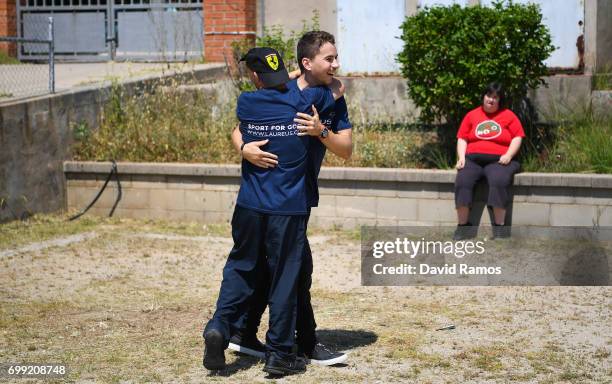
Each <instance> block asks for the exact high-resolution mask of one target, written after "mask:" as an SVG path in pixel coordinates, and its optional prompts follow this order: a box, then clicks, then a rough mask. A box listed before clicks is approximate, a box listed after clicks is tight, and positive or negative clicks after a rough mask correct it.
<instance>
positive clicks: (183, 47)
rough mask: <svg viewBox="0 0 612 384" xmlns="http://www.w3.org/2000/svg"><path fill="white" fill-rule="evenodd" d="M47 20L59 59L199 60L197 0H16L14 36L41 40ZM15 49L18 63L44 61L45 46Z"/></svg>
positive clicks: (200, 41)
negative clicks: (52, 26) (50, 19)
mask: <svg viewBox="0 0 612 384" xmlns="http://www.w3.org/2000/svg"><path fill="white" fill-rule="evenodd" d="M49 16H53V18H54V20H55V57H56V58H57V59H59V60H71V61H106V60H115V59H116V60H147V61H184V60H188V59H192V58H199V57H201V56H202V50H203V39H202V29H203V22H202V0H18V1H17V30H18V35H19V36H20V37H24V38H32V39H37V38H40V36H39V35H40V34H41V31H42V30H43V28H42V26H44V25H46V22H47V19H48V17H49ZM45 33H46V32H45ZM18 48H19V49H18V58H19V59H20V60H43V59H45V58H46V57H47V51H46V48H45V47H41V46H33V45H29V44H22V45H21V46H20V47H18Z"/></svg>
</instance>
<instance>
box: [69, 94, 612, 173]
mask: <svg viewBox="0 0 612 384" xmlns="http://www.w3.org/2000/svg"><path fill="white" fill-rule="evenodd" d="M178 85H179V84H173V85H170V86H162V85H159V86H157V87H155V88H154V89H152V90H151V91H150V92H145V93H143V94H139V95H133V96H129V95H127V94H125V92H124V91H123V89H122V88H121V87H119V86H118V85H114V86H113V87H112V91H111V95H110V98H109V100H108V102H107V104H106V106H105V107H104V113H103V115H102V121H101V125H100V128H99V129H97V130H92V129H91V128H90V127H88V126H86V125H84V124H75V125H74V127H73V128H74V135H75V139H76V145H75V148H74V158H75V159H78V160H99V161H103V160H109V159H115V160H119V161H136V162H144V161H147V162H198V163H238V162H239V160H240V159H239V156H238V154H237V153H236V151H235V150H234V149H233V147H232V144H231V140H230V134H231V131H232V129H233V127H234V126H235V125H236V123H237V121H236V118H235V113H234V110H235V104H236V103H235V100H232V101H230V102H228V103H226V104H225V105H223V106H222V107H219V106H217V102H216V101H215V100H212V99H209V98H207V97H206V96H205V95H204V94H203V93H201V92H197V91H193V92H183V91H181V87H179V86H178ZM351 115H352V116H355V117H356V119H355V121H353V156H352V157H351V158H350V159H349V160H343V159H341V158H340V157H337V156H335V155H333V154H332V153H331V152H329V151H328V155H327V156H326V157H325V165H330V166H350V167H393V168H438V169H448V168H449V167H451V166H452V165H453V164H454V161H455V154H454V150H452V149H449V148H447V147H446V146H443V145H442V144H441V142H440V138H439V133H438V132H436V130H435V129H434V128H432V127H425V126H422V125H417V124H391V123H384V122H370V121H368V120H367V119H360V118H359V111H355V110H354V108H352V110H351ZM553 119H554V120H556V121H559V122H560V123H557V124H555V125H552V126H547V127H546V130H547V135H546V136H547V137H549V138H550V139H549V140H548V139H547V140H539V141H538V140H536V141H537V143H536V144H538V145H537V146H536V145H535V144H534V142H532V141H533V138H531V139H530V138H526V139H525V142H524V146H531V147H533V148H531V149H530V150H528V151H524V156H523V158H522V163H523V169H525V170H527V171H539V172H591V173H612V150H611V148H612V121H611V120H610V119H606V118H605V116H596V115H595V114H593V112H592V111H590V110H584V111H581V112H577V113H574V114H571V115H567V114H565V115H563V116H556V117H553ZM389 120H390V119H389ZM532 134H533V132H532ZM530 140H531V141H530Z"/></svg>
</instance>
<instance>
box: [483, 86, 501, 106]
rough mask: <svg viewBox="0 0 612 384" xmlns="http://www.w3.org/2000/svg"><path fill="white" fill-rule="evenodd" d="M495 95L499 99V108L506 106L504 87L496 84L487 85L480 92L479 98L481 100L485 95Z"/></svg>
mask: <svg viewBox="0 0 612 384" xmlns="http://www.w3.org/2000/svg"><path fill="white" fill-rule="evenodd" d="M491 94H496V95H497V97H499V108H503V107H505V106H506V92H505V91H504V87H503V86H502V85H501V84H500V83H498V82H495V81H494V82H492V83H489V84H488V85H487V86H486V87H485V89H484V90H483V91H482V95H480V98H481V100H482V98H483V97H485V95H491Z"/></svg>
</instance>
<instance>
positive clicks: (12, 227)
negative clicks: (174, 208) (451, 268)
mask: <svg viewBox="0 0 612 384" xmlns="http://www.w3.org/2000/svg"><path fill="white" fill-rule="evenodd" d="M229 233H230V232H229V228H228V227H227V226H202V225H197V224H180V225H179V224H170V223H159V222H144V221H127V220H104V219H91V218H89V219H88V218H85V219H81V220H80V221H78V222H71V223H66V222H65V217H62V216H43V217H38V218H35V219H33V220H31V221H29V222H26V223H11V224H3V225H0V292H1V299H0V300H1V301H0V332H1V333H2V337H0V363H3V362H4V363H8V362H11V363H26V362H38V363H42V362H62V363H65V364H67V365H68V366H69V369H70V374H69V376H68V381H71V382H135V383H141V382H220V383H236V382H246V383H251V382H270V381H271V380H270V379H267V378H266V375H265V374H264V373H263V372H262V370H261V369H262V367H263V363H262V362H261V361H258V360H257V359H253V358H250V357H243V356H237V355H235V354H233V353H230V352H226V356H227V357H228V367H227V369H226V370H224V371H222V372H220V373H219V374H214V375H213V374H210V373H209V372H207V371H206V370H205V369H204V368H203V367H202V348H203V346H202V345H203V344H202V338H201V331H202V325H203V323H204V322H205V321H206V320H207V319H208V318H209V317H210V316H211V314H212V311H213V309H214V303H215V300H216V297H217V293H218V288H219V284H220V279H221V269H222V267H223V264H224V261H225V258H226V256H227V253H228V251H229V249H230V247H231V245H232V242H231V239H230V237H229ZM310 238H311V245H312V249H313V254H314V263H315V270H314V283H313V292H312V293H313V295H312V296H313V306H314V309H315V314H316V319H317V323H318V326H319V328H318V335H319V338H320V340H321V341H322V342H324V343H326V344H329V345H331V346H333V347H334V348H336V349H339V350H343V351H346V352H348V353H349V360H348V361H347V364H345V365H342V366H337V367H317V366H309V367H308V370H307V372H306V373H304V374H301V375H296V376H292V377H287V378H283V379H279V380H276V381H278V382H298V383H302V382H303V383H312V382H314V383H319V382H347V383H353V382H368V383H376V382H380V383H387V382H410V383H412V382H418V383H527V382H528V383H532V382H533V383H536V382H537V383H562V382H566V383H582V382H585V383H606V382H608V383H609V382H610V377H612V366H611V364H610V362H611V357H610V353H611V350H612V326H611V325H610V318H611V317H610V315H611V314H612V300H611V298H612V290H611V289H610V287H477V288H467V287H389V288H384V287H362V286H360V256H359V250H360V243H359V236H358V233H357V232H342V231H322V230H314V231H313V232H312V233H311V235H310ZM54 239H55V240H54ZM57 239H63V241H57ZM264 321H265V319H264ZM447 324H455V325H456V329H454V330H448V331H436V329H437V328H439V327H440V326H443V325H447ZM263 331H265V330H262V331H261V333H260V336H261V337H262V338H263V335H264V333H263ZM0 380H6V379H0ZM15 382H24V381H23V380H21V379H19V380H15Z"/></svg>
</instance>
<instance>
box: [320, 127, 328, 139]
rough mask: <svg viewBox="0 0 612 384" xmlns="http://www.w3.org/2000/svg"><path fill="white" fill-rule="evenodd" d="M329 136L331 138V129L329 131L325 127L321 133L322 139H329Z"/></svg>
mask: <svg viewBox="0 0 612 384" xmlns="http://www.w3.org/2000/svg"><path fill="white" fill-rule="evenodd" d="M327 136H329V129H327V127H324V128H323V130H322V131H321V138H322V139H325V138H327Z"/></svg>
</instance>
